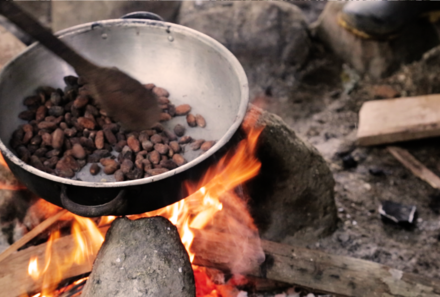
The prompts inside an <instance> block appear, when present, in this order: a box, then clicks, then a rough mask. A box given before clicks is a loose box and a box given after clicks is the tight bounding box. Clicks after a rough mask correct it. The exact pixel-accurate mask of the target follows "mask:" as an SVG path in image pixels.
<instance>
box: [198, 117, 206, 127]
mask: <svg viewBox="0 0 440 297" xmlns="http://www.w3.org/2000/svg"><path fill="white" fill-rule="evenodd" d="M196 122H197V126H199V127H201V128H205V127H206V121H205V118H204V117H203V116H202V115H200V114H196Z"/></svg>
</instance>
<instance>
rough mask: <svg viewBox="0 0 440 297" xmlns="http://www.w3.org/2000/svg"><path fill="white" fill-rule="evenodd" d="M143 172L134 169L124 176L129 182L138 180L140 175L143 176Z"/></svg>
mask: <svg viewBox="0 0 440 297" xmlns="http://www.w3.org/2000/svg"><path fill="white" fill-rule="evenodd" d="M143 173H144V172H143V170H142V169H139V168H137V167H134V168H133V169H132V170H130V172H128V173H127V174H125V176H126V177H127V179H129V180H135V179H139V178H142V174H143Z"/></svg>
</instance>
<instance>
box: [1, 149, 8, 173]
mask: <svg viewBox="0 0 440 297" xmlns="http://www.w3.org/2000/svg"><path fill="white" fill-rule="evenodd" d="M0 165H2V166H4V167H6V168H8V169H9V167H8V164H6V161H5V158H4V157H3V155H2V153H1V152H0Z"/></svg>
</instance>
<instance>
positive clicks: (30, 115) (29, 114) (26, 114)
mask: <svg viewBox="0 0 440 297" xmlns="http://www.w3.org/2000/svg"><path fill="white" fill-rule="evenodd" d="M18 117H19V118H20V119H22V120H24V121H31V120H33V119H35V111H33V110H25V111H22V112H20V114H19V115H18Z"/></svg>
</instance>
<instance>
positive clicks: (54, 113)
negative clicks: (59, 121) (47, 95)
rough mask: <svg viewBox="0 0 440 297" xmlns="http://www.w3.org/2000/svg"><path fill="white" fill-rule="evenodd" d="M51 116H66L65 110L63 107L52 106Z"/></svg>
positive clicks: (50, 109)
mask: <svg viewBox="0 0 440 297" xmlns="http://www.w3.org/2000/svg"><path fill="white" fill-rule="evenodd" d="M49 115H51V116H54V117H59V116H62V115H64V108H63V107H61V106H52V107H51V108H49Z"/></svg>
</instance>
